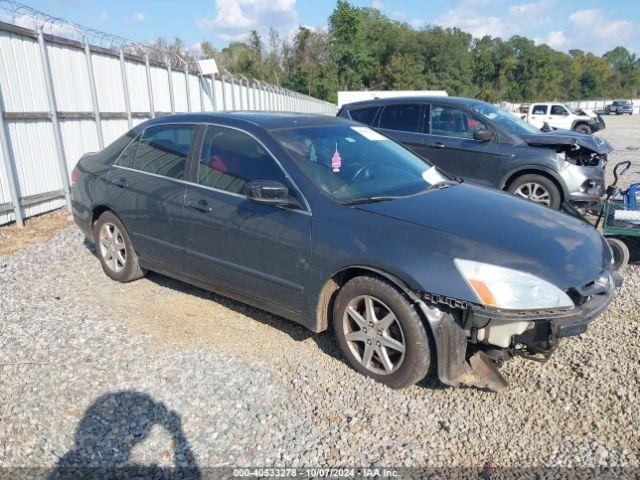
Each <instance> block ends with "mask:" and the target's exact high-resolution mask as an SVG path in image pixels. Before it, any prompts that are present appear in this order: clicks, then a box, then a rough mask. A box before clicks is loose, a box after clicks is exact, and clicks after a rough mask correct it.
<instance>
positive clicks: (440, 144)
mask: <svg viewBox="0 0 640 480" xmlns="http://www.w3.org/2000/svg"><path fill="white" fill-rule="evenodd" d="M430 146H431V147H435V148H444V147H445V145H444V143H442V142H435V143H432V144H431V145H430Z"/></svg>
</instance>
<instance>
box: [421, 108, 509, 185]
mask: <svg viewBox="0 0 640 480" xmlns="http://www.w3.org/2000/svg"><path fill="white" fill-rule="evenodd" d="M429 119H430V121H429V129H425V131H426V132H428V133H426V134H425V135H424V144H425V147H426V149H427V151H428V153H427V154H426V156H427V158H429V160H431V162H432V163H433V164H435V165H436V166H438V167H440V168H441V169H442V170H444V171H445V172H447V173H449V174H450V175H454V176H456V177H460V178H463V179H465V180H467V181H470V182H475V183H480V184H483V185H489V186H493V185H494V184H495V181H496V172H497V169H498V162H499V160H500V153H499V151H498V143H497V141H496V139H495V135H494V138H493V139H492V140H490V141H481V140H475V139H474V138H473V134H474V132H476V131H480V130H487V129H489V128H490V127H489V126H488V125H487V124H486V123H485V122H483V121H482V120H480V119H479V118H478V117H476V116H475V115H472V114H470V113H468V112H466V111H464V110H459V109H457V108H455V107H453V106H448V105H439V104H432V105H431V110H430V115H429Z"/></svg>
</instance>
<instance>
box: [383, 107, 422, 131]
mask: <svg viewBox="0 0 640 480" xmlns="http://www.w3.org/2000/svg"><path fill="white" fill-rule="evenodd" d="M419 127H420V105H418V104H416V103H406V104H401V105H387V106H386V107H384V110H383V111H382V115H381V116H380V128H386V129H388V130H398V131H401V132H417V131H418V129H419Z"/></svg>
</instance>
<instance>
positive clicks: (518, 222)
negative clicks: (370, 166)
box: [357, 184, 610, 289]
mask: <svg viewBox="0 0 640 480" xmlns="http://www.w3.org/2000/svg"><path fill="white" fill-rule="evenodd" d="M357 208H359V209H360V210H365V211H367V212H371V213H375V214H378V215H384V216H386V217H390V218H394V219H397V220H401V221H405V222H410V223H413V224H416V225H420V226H423V227H426V228H428V229H432V230H438V231H439V232H440V233H439V234H438V236H441V234H442V233H444V234H446V238H449V240H447V241H445V242H444V243H445V245H442V243H443V242H437V243H438V246H435V245H433V246H430V245H429V235H425V249H427V251H429V254H430V255H435V256H442V255H446V256H451V257H458V258H466V259H470V260H476V261H482V262H487V263H493V264H496V265H501V266H504V267H508V268H513V269H517V270H523V271H528V272H530V273H533V274H535V275H538V276H540V277H542V278H545V279H547V280H548V281H551V282H553V283H554V284H556V285H557V286H558V287H560V288H563V289H567V288H571V287H577V286H582V285H584V284H585V283H587V282H589V281H592V280H593V279H594V278H596V277H597V276H598V274H599V273H601V272H602V270H603V268H605V267H606V265H607V263H608V262H610V251H609V249H608V248H606V247H605V246H604V245H605V244H604V241H603V239H602V237H601V236H600V234H599V233H597V232H596V230H595V229H594V228H593V227H591V226H589V225H587V224H585V223H584V222H581V221H579V220H577V219H575V218H573V217H570V216H568V215H565V214H563V213H559V212H557V211H554V210H551V209H550V208H547V207H543V206H540V205H537V204H534V203H533V202H529V201H527V200H523V199H519V198H516V197H515V196H513V195H510V194H506V193H502V192H498V191H495V190H490V189H488V188H483V187H476V186H472V185H467V184H460V185H455V186H451V187H448V188H444V189H441V190H434V191H431V192H429V193H425V194H422V195H418V196H413V197H407V198H401V199H397V200H390V201H385V202H378V203H369V204H362V205H359V206H358V207H357ZM437 249H439V250H437ZM433 275H438V272H433Z"/></svg>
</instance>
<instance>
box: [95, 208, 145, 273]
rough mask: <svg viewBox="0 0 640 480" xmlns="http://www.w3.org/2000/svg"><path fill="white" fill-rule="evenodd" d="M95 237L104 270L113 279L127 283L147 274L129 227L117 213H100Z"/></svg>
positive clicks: (97, 252)
mask: <svg viewBox="0 0 640 480" xmlns="http://www.w3.org/2000/svg"><path fill="white" fill-rule="evenodd" d="M93 238H94V240H95V246H96V254H97V255H98V258H99V259H100V263H101V265H102V270H104V273H106V274H107V276H109V277H110V278H111V279H113V280H115V281H117V282H122V283H126V282H131V281H133V280H137V279H138V278H142V277H144V276H145V275H146V273H147V272H146V271H145V270H143V269H142V268H141V267H140V262H139V261H138V255H137V254H136V252H135V250H134V249H133V244H132V243H131V238H130V237H129V234H128V233H127V229H126V228H125V226H124V225H123V224H122V222H121V221H120V219H119V218H118V217H117V216H116V215H115V214H113V213H112V212H109V211H107V212H104V213H103V214H102V215H100V217H99V218H98V220H97V221H96V223H95V224H94V225H93Z"/></svg>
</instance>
